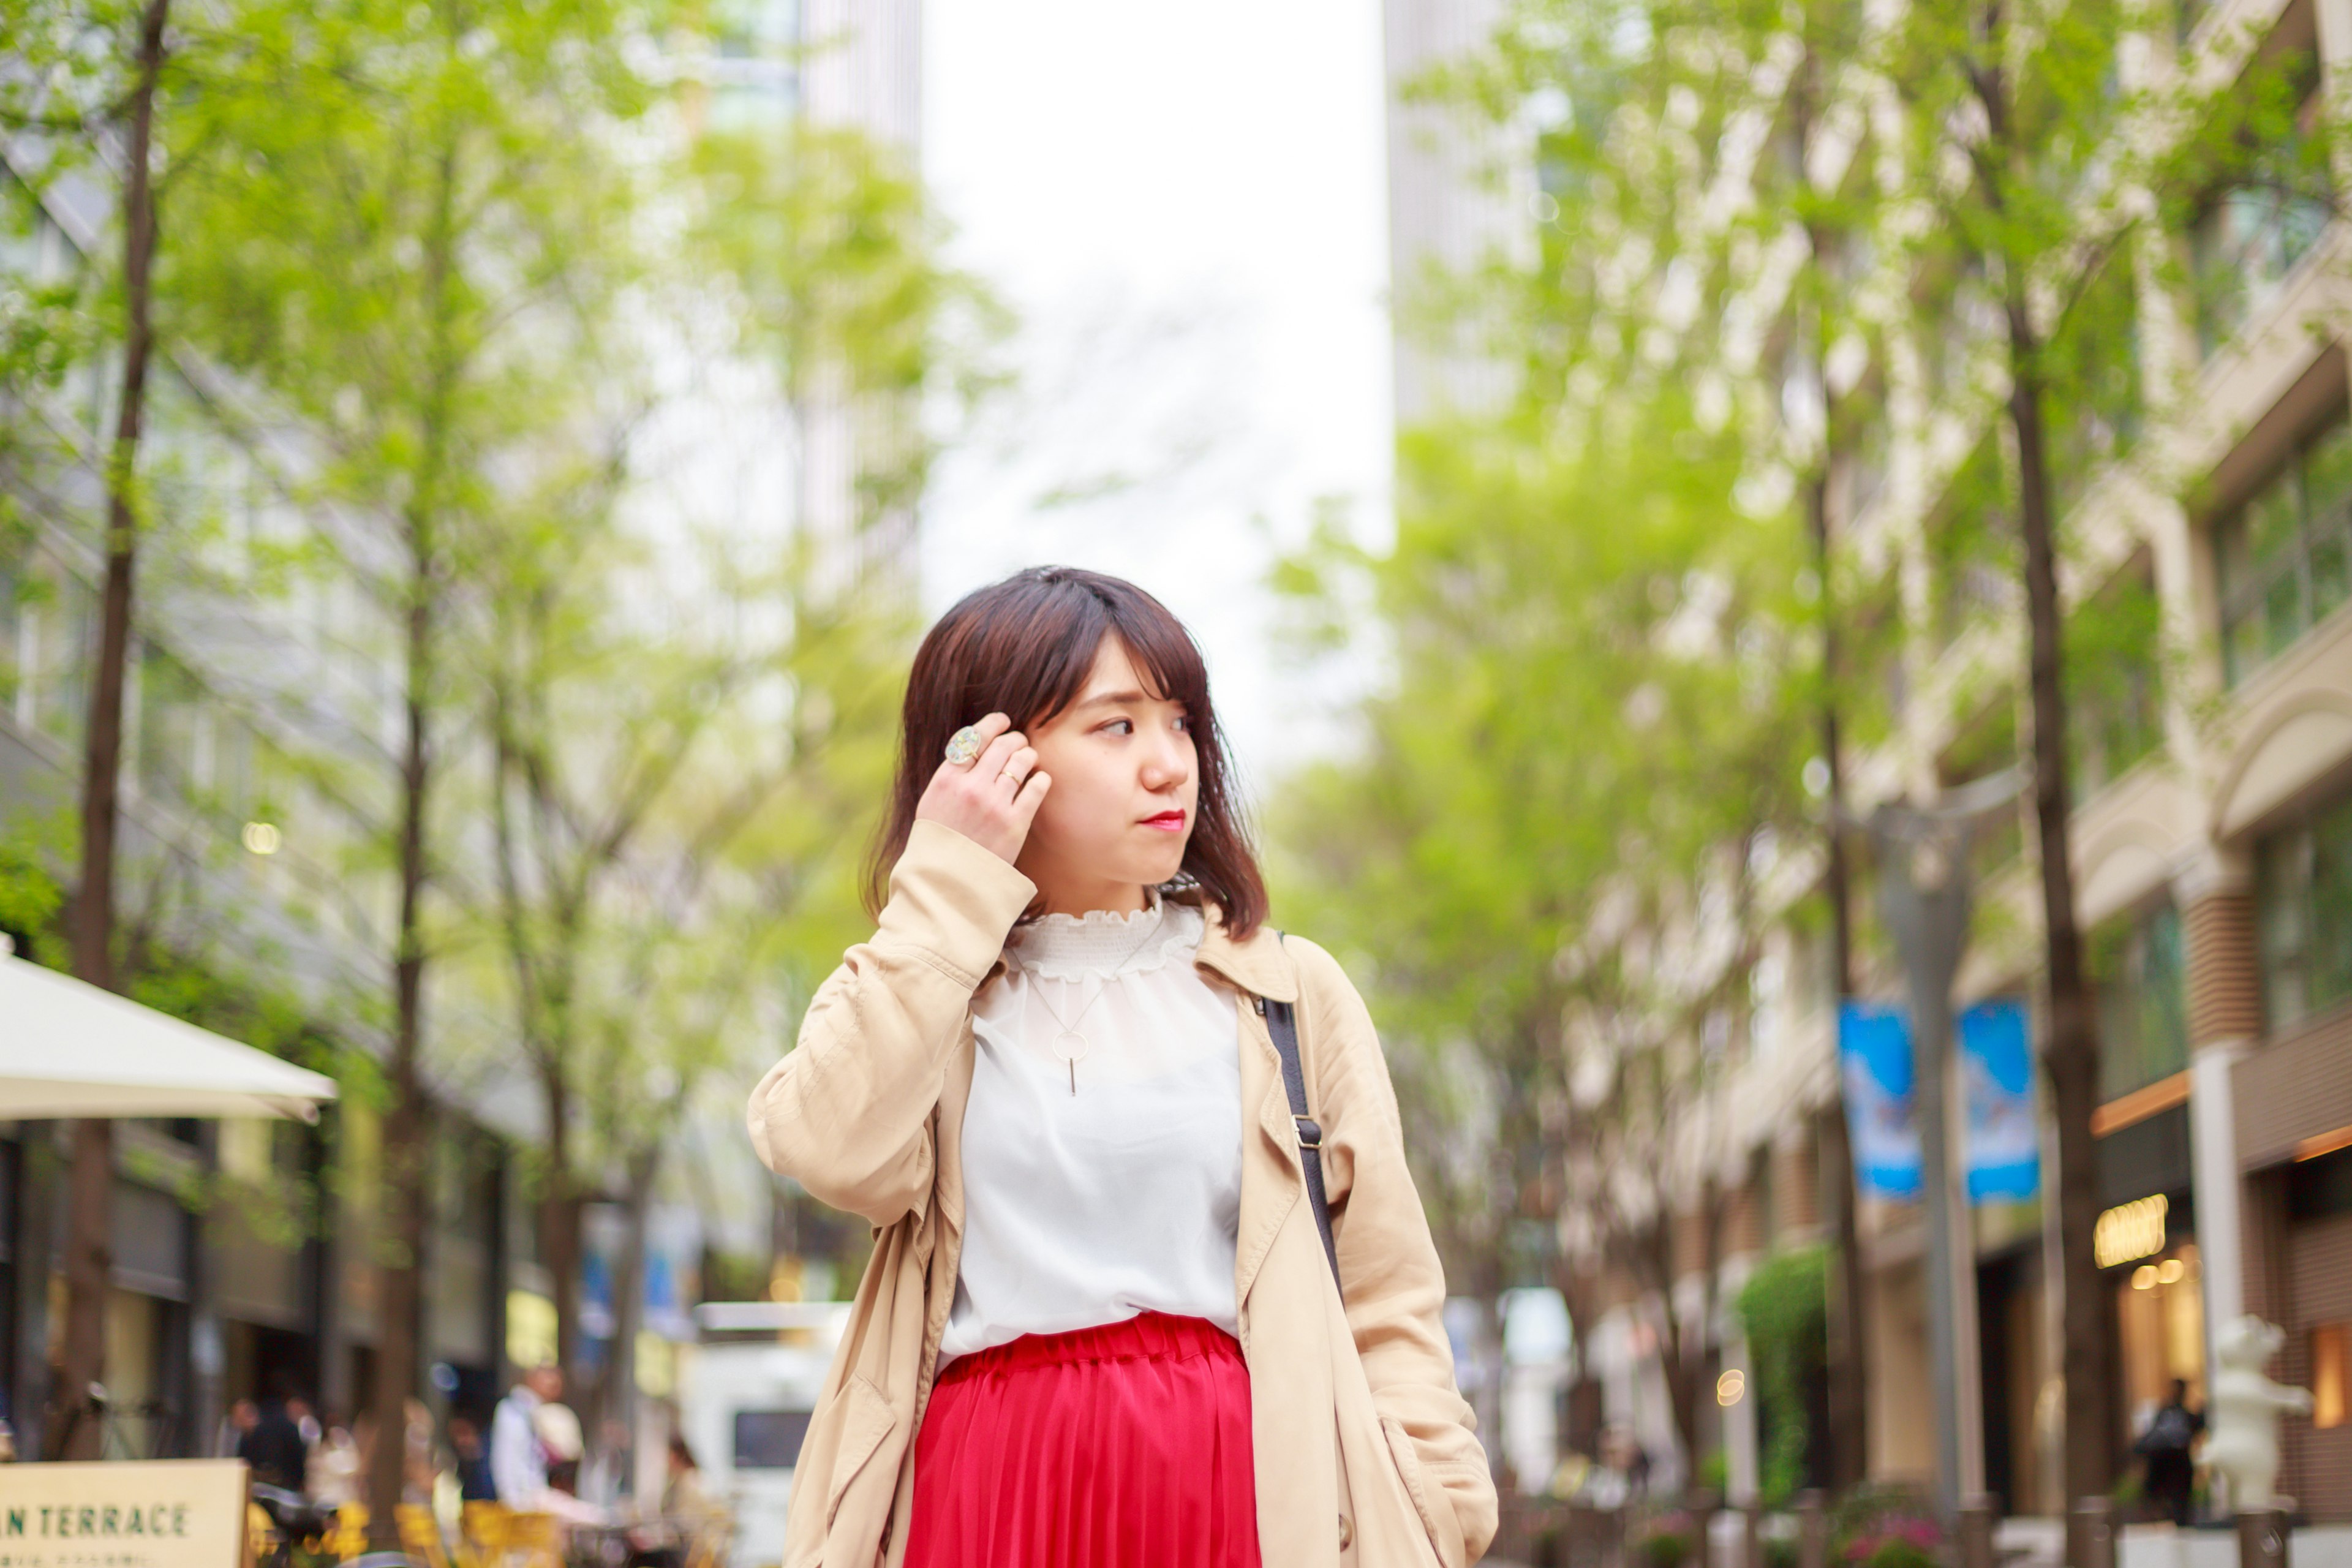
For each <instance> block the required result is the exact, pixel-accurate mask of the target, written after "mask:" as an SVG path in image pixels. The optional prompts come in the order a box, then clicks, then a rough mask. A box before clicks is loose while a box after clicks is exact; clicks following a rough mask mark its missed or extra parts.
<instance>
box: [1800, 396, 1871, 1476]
mask: <svg viewBox="0 0 2352 1568" xmlns="http://www.w3.org/2000/svg"><path fill="white" fill-rule="evenodd" d="M1823 397H1824V399H1826V397H1827V388H1826V384H1824V389H1823ZM1825 417H1826V416H1825ZM1831 463H1832V459H1831V458H1828V457H1827V456H1824V458H1823V459H1822V465H1821V468H1819V470H1818V471H1817V472H1816V473H1815V474H1814V476H1813V482H1812V484H1811V487H1810V488H1809V490H1808V493H1807V496H1806V503H1807V511H1808V513H1809V518H1808V521H1810V522H1811V526H1812V536H1813V568H1814V572H1815V574H1817V575H1818V576H1819V577H1820V579H1821V595H1822V713H1821V721H1822V762H1823V763H1824V764H1825V765H1826V766H1827V768H1828V770H1829V787H1828V789H1827V791H1826V792H1825V799H1824V803H1823V804H1824V805H1825V807H1826V811H1827V816H1828V824H1829V826H1828V832H1827V835H1826V837H1825V841H1824V843H1823V846H1822V847H1823V848H1824V849H1825V850H1826V851H1827V866H1826V868H1825V870H1824V872H1823V874H1822V896H1823V897H1824V898H1826V899H1827V900H1829V906H1830V989H1831V1005H1832V1008H1833V1009H1834V1008H1837V1007H1841V1006H1843V1005H1844V1003H1845V999H1846V998H1847V997H1848V996H1850V995H1852V994H1853V903H1852V899H1853V891H1852V878H1851V875H1850V873H1849V870H1848V868H1847V864H1846V853H1845V763H1844V759H1843V746H1842V745H1841V743H1840V736H1839V724H1838V679H1839V674H1840V664H1839V660H1838V623H1837V605H1836V601H1835V600H1834V599H1832V596H1831V592H1830V566H1831V560H1830V507H1829V490H1830V475H1831ZM1834 1022H1835V1020H1834V1017H1832V1026H1834ZM1831 1081H1832V1083H1833V1084H1835V1085H1836V1086H1837V1089H1836V1093H1835V1094H1834V1096H1833V1097H1832V1101H1831V1104H1830V1111H1829V1116H1828V1117H1827V1119H1826V1120H1825V1121H1824V1123H1823V1135H1822V1138H1821V1140H1820V1142H1819V1144H1818V1151H1819V1154H1820V1158H1821V1185H1822V1194H1823V1195H1824V1196H1825V1197H1827V1199H1828V1200H1829V1205H1830V1222H1831V1235H1832V1241H1833V1245H1834V1246H1835V1247H1836V1248H1837V1257H1836V1258H1835V1260H1834V1261H1833V1263H1832V1267H1831V1268H1830V1271H1829V1301H1828V1308H1827V1310H1828V1325H1827V1327H1828V1330H1829V1336H1828V1337H1829V1348H1830V1355H1829V1366H1828V1382H1829V1390H1828V1393H1829V1423H1830V1430H1829V1438H1830V1442H1829V1449H1830V1482H1831V1484H1832V1486H1834V1487H1837V1488H1839V1489H1845V1488H1848V1487H1853V1486H1858V1485H1860V1484H1861V1483H1862V1480H1863V1478H1864V1476H1865V1475H1867V1474H1868V1473H1869V1468H1870V1434H1869V1427H1870V1396H1869V1368H1870V1355H1869V1342H1868V1341H1867V1339H1866V1338H1865V1337H1864V1336H1865V1334H1866V1332H1867V1330H1866V1329H1865V1327H1864V1317H1863V1289H1864V1281H1863V1271H1862V1237H1861V1232H1860V1230H1859V1229H1858V1228H1857V1225H1856V1211H1857V1210H1858V1209H1859V1208H1860V1207H1861V1205H1860V1204H1859V1203H1857V1202H1856V1200H1855V1194H1854V1186H1853V1142H1852V1141H1851V1140H1850V1139H1849V1138H1848V1137H1847V1135H1846V1125H1845V1092H1844V1081H1845V1080H1844V1075H1843V1073H1842V1072H1841V1073H1837V1074H1833V1075H1832V1079H1831Z"/></svg>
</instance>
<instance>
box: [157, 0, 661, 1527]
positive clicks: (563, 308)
mask: <svg viewBox="0 0 2352 1568" xmlns="http://www.w3.org/2000/svg"><path fill="white" fill-rule="evenodd" d="M634 18H635V12H633V11H632V10H630V9H629V8H627V7H625V6H623V5H604V4H597V5H570V6H562V7H555V8H545V7H537V6H530V5H519V4H500V3H485V4H478V5H477V4H470V3H467V0H441V3H438V4H432V5H426V6H424V7H416V6H411V5H389V4H384V3H382V0H338V3H334V4H329V5H301V6H289V7H283V8H262V7H257V8H256V9H255V10H254V11H253V13H252V14H251V15H249V16H244V17H243V18H241V20H242V21H243V23H244V27H243V39H244V48H245V51H246V58H247V64H246V68H245V71H244V73H243V76H242V81H243V83H244V85H245V90H243V91H241V92H235V93H231V92H219V93H215V94H211V95H208V96H207V97H206V98H205V99H204V100H202V102H201V104H200V105H199V106H198V109H199V110H200V111H201V112H202V113H203V114H204V115H205V117H206V127H205V128H206V130H207V132H209V133H210V134H212V135H215V136H216V137H218V138H219V139H220V140H221V141H222V142H225V143H226V144H230V145H234V146H236V147H238V148H240V149H241V150H242V153H243V155H242V156H241V157H240V158H239V159H238V160H236V162H235V163H234V164H233V165H228V166H224V167H223V168H222V170H221V171H220V174H219V176H218V177H216V178H207V179H204V180H201V181H199V182H195V183H193V184H192V185H191V187H190V189H189V190H188V191H187V192H186V194H185V211H184V216H183V218H182V223H183V225H184V228H185V230H186V233H187V236H188V242H187V244H186V246H185V248H184V252H183V255H182V257H181V259H180V263H179V272H178V276H177V278H176V279H175V290H176V297H177V298H178V299H179V300H181V302H182V305H181V308H182V309H183V310H184V312H185V319H186V321H187V331H189V333H190V334H191V336H193V337H194V338H195V339H196V340H197V341H198V342H201V343H202V344H203V345H204V346H205V349H206V350H207V351H208V352H210V353H212V354H214V355H215V357H216V358H217V359H218V360H220V361H221V362H222V363H226V364H227V365H229V366H231V367H233V368H235V369H236V370H237V371H240V372H243V373H245V374H248V375H250V376H251V377H252V378H253V379H254V380H255V381H256V382H257V384H261V385H264V386H266V387H267V388H268V394H269V395H270V397H271V398H272V399H273V400H274V403H275V406H277V407H278V408H279V409H281V410H283V411H285V412H286V413H287V414H289V415H290V416H292V417H293V418H294V419H295V420H296V421H298V422H299V433H300V434H299V439H298V441H297V442H296V443H295V444H296V445H297V446H298V447H299V457H298V458H296V459H295V460H294V461H292V462H291V463H289V470H290V471H289V482H292V483H296V484H298V485H299V488H300V489H302V490H303V491H304V493H306V494H308V495H309V496H310V497H312V498H313V499H315V500H318V501H320V502H324V503H333V505H334V506H335V509H336V513H337V515H338V516H339V518H340V520H341V523H342V525H343V531H342V532H341V537H340V539H339V542H340V544H341V559H340V561H339V563H338V564H339V565H340V566H341V569H342V570H344V571H345V572H347V573H348V574H350V575H351V576H352V579H353V580H354V581H356V582H357V583H358V584H361V585H362V588H363V589H364V590H365V592H366V594H367V595H368V597H369V598H370V600H371V601H372V603H373V606H374V610H375V613H376V616H377V621H376V624H375V625H374V626H372V627H362V628H353V631H354V635H355V637H360V638H362V639H366V640H369V641H370V643H371V646H370V648H369V651H370V653H371V654H372V655H373V656H375V657H377V658H382V659H383V661H384V662H385V664H386V665H387V666H388V667H389V668H391V669H393V670H394V671H395V672H396V677H395V680H394V698H393V708H394V722H393V724H392V726H391V731H392V734H393V736H394V739H393V740H392V742H391V744H390V747H389V754H388V755H387V756H386V757H385V758H384V766H383V777H382V778H381V779H380V780H378V781H376V782H375V784H374V787H373V791H372V792H371V791H369V790H368V788H367V786H365V785H359V786H356V787H355V788H354V791H353V795H354V798H357V799H361V800H369V799H373V801H374V802H376V803H377V805H376V807H375V809H374V811H373V813H372V815H371V816H369V817H368V818H367V819H366V821H365V822H364V824H363V826H364V829H365V831H364V834H363V837H364V838H365V841H366V842H367V843H368V844H369V845H370V846H371V847H372V848H373V851H374V853H373V855H372V856H371V857H370V866H369V869H371V870H373V872H374V874H375V876H377V877H378V878H379V879H383V881H384V882H385V883H388V886H387V887H386V892H387V894H388V897H387V898H386V899H385V900H384V902H385V903H386V905H388V907H389V909H390V911H391V930H390V931H389V933H388V935H387V938H386V948H387V952H386V953H385V957H386V960H387V976H386V978H387V982H388V984H387V990H388V992H389V999H390V1006H389V1009H388V1011H389V1013H390V1016H391V1029H390V1034H391V1048H390V1053H389V1057H388V1059H387V1062H386V1067H385V1075H384V1076H385V1079H386V1085H387V1097H388V1109H387V1112H386V1115H385V1118H384V1124H383V1149H382V1156H381V1158H382V1173H383V1176H382V1180H383V1204H382V1209H381V1212H382V1215H383V1225H382V1227H381V1233H380V1234H379V1235H378V1236H377V1237H374V1238H373V1239H374V1246H375V1247H376V1255H377V1264H378V1268H379V1272H380V1279H381V1285H380V1291H379V1297H378V1300H379V1310H380V1311H381V1313H382V1321H383V1337H382V1342H380V1344H379V1345H378V1347H377V1355H376V1363H375V1364H376V1387H375V1388H374V1389H373V1391H372V1393H373V1405H374V1407H375V1408H376V1409H377V1411H378V1412H379V1415H380V1420H381V1422H382V1427H383V1430H385V1431H397V1430H398V1429H399V1425H400V1419H401V1418H400V1415H399V1412H400V1410H401V1408H402V1401H403V1400H404V1398H405V1397H407V1396H409V1395H410V1394H413V1393H414V1392H415V1389H416V1387H417V1385H418V1376H419V1372H420V1368H419V1365H418V1347H417V1339H416V1332H417V1325H418V1318H419V1301H420V1291H419V1282H418V1279H417V1268H416V1265H417V1259H418V1257H419V1254H420V1251H421V1243H422V1239H423V1228H424V1224H425V1176H426V1169H425V1152H426V1145H425V1137H426V1132H427V1129H426V1126H425V1100H424V1084H423V1076H422V1075H423V1069H424V1063H425V1052H426V1049H427V1023H426V1002H427V971H428V968H429V966H430V964H431V962H432V959H433V955H434V942H435V938H434V926H433V921H434V919H435V916H434V913H433V900H434V899H435V898H436V889H437V886H438V884H440V883H442V882H443V881H445V880H446V877H447V874H448V869H449V868H448V866H447V863H446V860H445V858H443V856H442V854H441V851H440V848H439V843H440V835H441V833H442V831H443V824H442V818H443V816H444V805H443V802H442V786H443V784H444V780H445V774H446V770H447V769H448V767H449V765H450V759H451V753H452V752H454V751H455V750H456V749H457V745H458V742H460V740H461V739H462V731H461V724H462V715H464V714H465V713H466V712H467V710H469V708H471V706H472V703H473V697H474V688H473V686H472V676H473V672H472V671H470V670H468V669H467V668H463V667H462V666H460V665H458V664H457V663H456V662H455V661H454V660H453V658H452V654H453V652H454V650H455V647H456V643H455V640H454V639H455V637H456V636H457V631H458V629H459V628H460V626H462V624H463V621H464V617H465V616H467V613H468V610H469V608H474V607H478V606H477V602H476V601H475V600H474V599H473V598H472V596H471V590H472V588H473V586H474V583H475V573H476V571H477V569H478V566H479V563H481V562H482V560H483V559H484V552H485V549H486V547H487V544H488V541H490V540H492V539H494V538H495V537H497V535H498V533H499V531H500V530H501V529H502V528H504V527H506V526H508V525H509V522H510V521H511V520H510V514H509V506H510V505H511V504H512V499H513V498H512V493H511V491H512V482H511V481H512V476H513V475H514V474H515V473H516V472H517V471H518V470H527V468H528V465H529V463H530V453H531V452H532V451H533V450H534V448H535V447H537V446H539V445H540V444H541V443H543V442H544V441H545V440H546V439H547V437H549V435H550V433H551V431H554V430H556V429H558V428H560V427H562V426H563V425H564V423H565V422H566V421H568V420H571V419H572V418H575V417H577V416H579V415H580V412H581V409H582V403H583V399H585V398H587V397H589V396H591V395H593V388H590V387H583V386H582V385H581V384H579V383H578V382H577V381H576V379H574V378H573V373H575V372H576V371H577V370H578V368H579V366H580V364H581V363H582V358H581V354H580V353H579V351H578V345H579V344H580V343H582V342H585V341H593V339H594V337H595V329H596V327H597V326H598V325H599V324H600V323H601V322H602V321H604V319H605V313H606V312H607V311H608V310H610V309H611V308H612V305H613V301H614V289H615V288H616V287H617V285H618V283H619V281H620V280H621V278H622V277H623V276H625V273H624V271H623V269H622V268H620V267H618V266H616V261H622V260H625V258H626V257H627V255H628V249H627V247H626V245H625V243H624V237H623V236H622V234H621V233H620V231H619V226H620V224H621V223H622V222H623V221H624V219H625V216H626V215H627V213H628V212H629V211H630V209H631V198H632V196H633V195H634V185H633V182H632V180H631V178H630V177H629V170H628V166H627V164H626V163H625V161H624V160H622V159H620V158H618V157H617V156H614V155H612V148H613V143H614V141H615V140H616V139H617V137H618V135H619V134H620V131H621V128H622V127H624V126H625V125H626V124H627V123H628V122H629V121H632V120H634V119H635V118H636V117H638V116H640V115H642V113H643V112H644V111H645V110H646V107H647V106H648V105H649V104H650V103H651V101H652V94H651V91H650V89H649V88H648V87H647V85H646V83H645V82H643V81H642V80H641V79H638V78H637V77H636V76H635V74H634V72H633V71H632V70H631V68H629V66H628V65H627V64H626V63H625V56H626V54H627V51H626V50H625V48H623V47H621V45H622V42H623V40H624V39H625V37H626V35H627V34H628V32H629V30H630V27H631V26H632V24H633V21H634ZM387 874H388V875H387ZM375 1458H376V1463H375V1465H374V1467H373V1473H372V1475H371V1479H370V1488H369V1495H370V1498H371V1500H372V1503H373V1507H372V1509H371V1519H372V1520H373V1521H374V1522H373V1523H372V1525H371V1531H373V1534H374V1537H375V1538H376V1539H377V1540H379V1541H381V1542H384V1543H386V1544H390V1543H392V1542H394V1539H395V1538H394V1504H395V1503H396V1502H397V1501H398V1500H399V1497H400V1489H401V1462H402V1448H401V1445H399V1444H397V1443H391V1442H387V1443H383V1444H380V1445H379V1446H378V1447H377V1450H376V1456H375Z"/></svg>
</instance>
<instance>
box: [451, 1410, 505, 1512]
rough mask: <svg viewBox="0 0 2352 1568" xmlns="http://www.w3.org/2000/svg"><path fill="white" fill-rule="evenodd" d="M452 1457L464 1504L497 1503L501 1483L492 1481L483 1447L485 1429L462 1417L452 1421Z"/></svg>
mask: <svg viewBox="0 0 2352 1568" xmlns="http://www.w3.org/2000/svg"><path fill="white" fill-rule="evenodd" d="M449 1453H450V1456H451V1458H452V1460H453V1463H454V1468H456V1470H457V1496H458V1498H459V1500H462V1501H465V1502H496V1501H498V1500H499V1488H498V1483H497V1482H496V1481H493V1480H492V1479H490V1456H489V1454H488V1451H487V1450H485V1449H484V1448H483V1447H482V1429H481V1427H479V1426H477V1425H475V1423H474V1418H473V1417H472V1416H470V1415H464V1414H462V1413H460V1414H457V1415H451V1416H450V1417H449Z"/></svg>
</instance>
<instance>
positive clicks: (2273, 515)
mask: <svg viewBox="0 0 2352 1568" xmlns="http://www.w3.org/2000/svg"><path fill="white" fill-rule="evenodd" d="M2214 543H2215V546H2216V550H2217V552H2218V555H2219V567H2220V574H2221V647H2222V655H2223V661H2224V663H2225V665H2226V666H2227V669H2228V674H2229V679H2230V683H2231V685H2233V686H2234V685H2236V684H2237V683H2238V682H2239V681H2241V680H2243V679H2245V678H2246V677H2247V676H2248V675H2250V674H2252V672H2253V671H2255V670H2257V669H2260V668H2262V667H2263V665H2264V664H2267V663H2268V662H2269V661H2270V660H2271V659H2272V658H2275V657H2276V656H2277V655H2278V654H2280V653H2281V652H2283V651H2284V650H2285V649H2286V648H2287V647H2289V646H2290V645H2291V644H2293V643H2294V641H2295V639H2296V638H2298V637H2302V636H2303V634H2304V633H2305V632H2307V631H2309V630H2310V629H2311V628H2312V627H2313V626H2315V625H2316V624H2317V623H2318V622H2319V621H2320V620H2321V619H2323V618H2324V617H2325V616H2326V615H2327V614H2328V613H2329V612H2330V611H2332V610H2334V609H2335V608H2336V606H2337V605H2341V604H2342V603H2344V600H2345V598H2346V596H2347V589H2352V570H2347V568H2352V426H2347V424H2346V423H2345V421H2344V418H2343V416H2341V415H2339V416H2336V419H2335V420H2334V421H2332V422H2331V423H2330V424H2329V425H2328V426H2326V428H2325V429H2324V430H2322V431H2321V432H2320V433H2319V434H2318V435H2316V436H2315V437H2311V438H2310V439H2308V440H2306V441H2305V442H2303V443H2302V444H2301V445H2299V446H2298V447H2296V448H2295V451H2294V456H2293V457H2292V458H2289V459H2288V460H2287V462H2286V464H2285V466H2284V467H2283V468H2280V469H2279V471H2278V472H2277V473H2276V474H2275V475H2273V476H2272V478H2271V479H2270V480H2269V481H2268V482H2267V483H2265V484H2264V485H2263V488H2262V489H2259V490H2257V491H2255V492H2254V494H2253V496H2252V498H2251V499H2250V500H2247V501H2246V502H2245V504H2244V505H2242V506H2241V507H2239V508H2238V509H2237V510H2235V511H2233V512H2231V514H2230V515H2229V516H2228V517H2226V518H2224V519H2223V520H2222V521H2221V527H2220V528H2219V529H2218V530H2217V531H2216V532H2215V536H2214Z"/></svg>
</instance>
